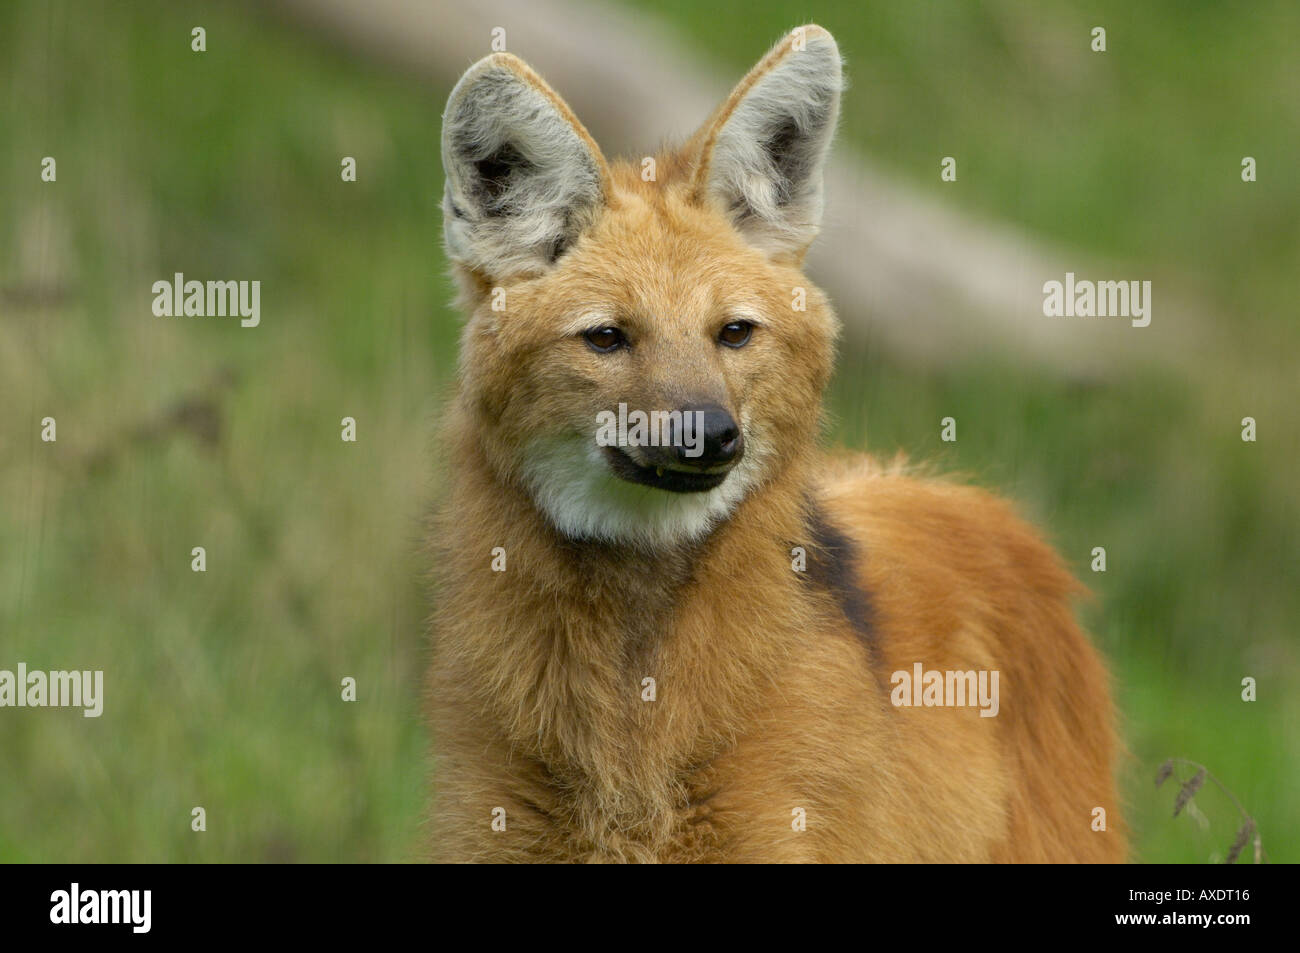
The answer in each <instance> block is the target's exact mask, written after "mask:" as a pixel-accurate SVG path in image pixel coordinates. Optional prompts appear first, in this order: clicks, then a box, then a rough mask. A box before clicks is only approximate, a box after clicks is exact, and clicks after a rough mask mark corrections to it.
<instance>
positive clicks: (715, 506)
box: [523, 433, 763, 549]
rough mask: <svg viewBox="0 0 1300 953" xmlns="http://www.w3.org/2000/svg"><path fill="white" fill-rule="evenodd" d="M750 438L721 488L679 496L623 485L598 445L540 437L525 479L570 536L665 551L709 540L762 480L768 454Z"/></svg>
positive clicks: (548, 513)
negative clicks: (756, 483)
mask: <svg viewBox="0 0 1300 953" xmlns="http://www.w3.org/2000/svg"><path fill="white" fill-rule="evenodd" d="M757 451H758V448H757V447H756V446H755V442H754V441H753V440H752V439H751V437H750V434H748V433H746V435H745V456H744V457H743V458H742V459H741V461H740V463H738V464H737V465H736V466H735V468H734V469H733V470H732V471H731V473H730V474H729V475H728V476H727V479H726V480H724V481H723V482H722V483H721V484H720V485H718V486H716V487H714V488H713V489H712V490H706V491H705V492H703V493H672V492H670V491H668V490H659V489H655V488H654V487H649V486H642V485H641V484H638V483H629V482H628V481H627V480H622V479H619V478H618V477H616V476H615V475H614V474H613V472H612V471H611V470H610V468H609V464H608V463H606V461H605V457H604V453H603V451H602V448H601V447H599V446H598V445H597V444H596V443H595V441H593V440H592V439H591V437H583V436H577V435H574V436H569V437H539V438H537V439H536V440H534V441H533V443H532V444H531V445H530V446H529V448H528V453H527V459H526V460H525V462H524V466H523V473H524V479H525V480H526V482H527V484H528V488H529V490H530V492H531V493H532V495H533V500H534V502H536V504H537V506H538V507H539V508H540V509H541V510H542V512H543V513H545V514H546V516H547V518H548V519H549V520H550V521H551V523H552V525H554V526H555V528H556V529H558V530H559V531H560V532H561V533H563V534H564V535H565V536H568V537H571V538H573V539H593V540H602V541H604V542H609V543H623V544H628V545H634V546H640V547H643V548H649V549H665V548H668V547H670V546H673V545H676V544H680V543H686V542H691V541H693V540H697V539H700V538H702V537H704V536H706V535H708V533H709V531H710V530H712V529H713V527H715V526H716V525H717V524H718V523H720V522H722V521H723V520H725V519H726V518H727V517H728V516H730V515H731V512H732V510H734V509H735V508H736V504H737V503H739V502H740V501H741V500H742V499H744V498H745V494H746V493H748V492H749V491H750V489H751V488H752V487H753V485H754V483H755V482H756V480H757V476H758V472H759V467H760V463H761V460H762V456H763V455H762V453H761V452H757Z"/></svg>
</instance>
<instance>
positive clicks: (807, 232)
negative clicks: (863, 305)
mask: <svg viewBox="0 0 1300 953" xmlns="http://www.w3.org/2000/svg"><path fill="white" fill-rule="evenodd" d="M842 86H843V77H842V73H841V69H840V51H839V47H838V46H836V44H835V39H834V37H832V36H831V35H830V33H828V32H827V31H826V30H824V29H822V28H821V27H819V26H816V25H809V26H802V27H799V28H798V29H796V30H794V31H792V32H791V33H790V34H789V35H788V36H786V37H785V38H784V39H782V40H781V42H779V43H778V44H777V45H776V46H775V47H773V48H772V50H771V52H769V53H768V54H767V56H765V57H763V59H762V60H760V61H759V63H758V65H757V66H755V67H754V68H753V69H752V70H750V71H749V75H747V76H746V77H745V78H744V79H743V80H741V81H740V83H739V85H737V86H736V88H735V90H733V91H732V93H731V95H730V96H729V97H728V98H727V101H726V102H725V103H723V105H722V107H721V108H720V109H719V110H718V111H717V112H716V113H715V114H714V117H713V119H711V120H710V122H709V123H708V124H707V125H706V126H705V127H704V129H702V130H701V132H700V133H699V134H697V135H698V136H699V137H701V144H700V152H699V161H698V163H697V165H696V168H695V179H694V183H693V187H694V192H695V195H696V197H697V198H699V199H703V200H710V199H711V200H714V201H716V202H718V203H720V204H721V206H722V208H723V209H724V210H725V211H726V212H727V214H728V215H729V216H730V217H731V220H732V222H733V223H734V224H735V226H736V228H737V229H738V230H739V231H740V232H741V233H742V234H743V235H745V237H746V238H747V239H748V240H749V241H750V243H751V244H753V245H755V246H756V247H758V248H761V249H762V250H763V251H766V252H767V253H768V254H770V255H773V256H785V255H791V256H793V257H795V258H798V257H801V256H802V255H803V253H804V252H805V251H806V250H807V248H808V245H809V244H811V242H812V240H813V238H814V237H816V235H817V230H818V227H819V226H820V224H821V217H822V168H823V166H824V165H825V162H826V154H827V152H828V151H829V148H830V143H831V137H832V135H833V134H834V132H835V120H836V118H837V117H838V115H839V109H840V90H841V88H842Z"/></svg>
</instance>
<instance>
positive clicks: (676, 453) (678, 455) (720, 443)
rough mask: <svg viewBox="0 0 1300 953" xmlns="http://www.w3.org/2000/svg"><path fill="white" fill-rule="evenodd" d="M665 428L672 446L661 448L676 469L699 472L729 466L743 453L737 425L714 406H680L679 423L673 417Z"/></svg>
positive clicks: (743, 448)
mask: <svg viewBox="0 0 1300 953" xmlns="http://www.w3.org/2000/svg"><path fill="white" fill-rule="evenodd" d="M669 429H670V431H671V436H672V440H671V444H672V445H671V446H670V447H667V448H665V449H666V450H668V451H669V452H670V453H671V454H672V456H673V458H674V460H673V462H674V463H675V465H677V466H685V467H694V468H697V469H700V470H710V469H713V468H715V467H721V466H729V465H731V464H733V463H735V462H736V461H737V460H739V459H740V456H741V454H742V453H744V450H745V438H744V436H743V435H742V434H741V432H740V425H739V424H737V423H736V420H735V418H734V417H732V416H731V414H730V412H728V411H727V409H726V408H725V407H720V406H719V405H717V404H694V405H690V406H687V407H683V408H682V410H681V416H680V421H679V420H678V419H677V418H676V417H674V419H673V420H672V422H671V423H670V425H669Z"/></svg>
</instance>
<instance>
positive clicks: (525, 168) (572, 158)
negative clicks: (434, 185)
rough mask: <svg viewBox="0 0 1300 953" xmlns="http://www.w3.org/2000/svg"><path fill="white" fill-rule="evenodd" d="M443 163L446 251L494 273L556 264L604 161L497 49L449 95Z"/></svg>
mask: <svg viewBox="0 0 1300 953" xmlns="http://www.w3.org/2000/svg"><path fill="white" fill-rule="evenodd" d="M442 163H443V168H444V170H445V171H446V174H447V189H446V194H445V196H444V198H443V230H444V234H445V236H446V242H447V252H448V254H449V255H450V257H451V258H452V259H453V260H455V261H458V262H461V263H462V264H465V265H468V266H469V267H471V268H474V269H477V270H478V271H480V272H482V273H483V274H485V275H487V276H489V277H492V278H502V277H506V276H509V275H512V274H517V273H521V272H528V271H537V270H539V269H541V268H544V267H546V266H548V265H550V264H551V263H552V262H553V261H554V260H555V259H556V258H557V257H558V256H559V254H560V253H562V252H563V251H564V249H565V248H566V247H568V245H570V244H572V242H573V241H575V240H576V239H577V236H578V234H579V233H580V232H581V230H582V229H583V228H584V227H585V225H586V224H587V223H588V222H589V220H590V218H591V216H592V214H593V213H594V212H595V210H596V209H597V207H598V206H599V205H600V203H601V201H602V191H601V177H600V171H599V165H598V163H597V160H596V157H595V155H594V154H593V153H592V150H591V148H590V147H589V146H588V144H587V142H586V141H585V140H584V139H583V137H582V136H581V135H579V133H578V131H577V129H575V127H574V125H573V123H572V122H571V121H570V120H569V119H568V118H567V117H566V116H565V115H564V114H563V113H562V112H561V111H560V110H559V109H557V108H556V106H555V104H554V103H553V102H552V101H551V99H550V98H549V97H548V96H547V95H546V94H545V93H544V92H542V90H540V89H539V88H538V87H537V86H536V85H535V84H534V83H532V82H530V81H529V80H527V79H526V78H525V77H523V76H521V75H520V74H518V73H516V72H515V71H514V70H512V69H511V68H510V67H509V66H507V65H504V64H502V63H500V62H498V61H495V60H493V59H492V58H488V59H486V60H483V61H480V62H479V63H478V64H476V65H475V66H473V67H472V68H471V69H470V70H469V71H468V72H467V73H466V74H465V75H464V76H463V77H461V80H460V82H459V83H457V84H456V88H455V89H453V90H452V93H451V96H450V98H449V99H448V100H447V109H446V112H445V113H444V114H443V123H442Z"/></svg>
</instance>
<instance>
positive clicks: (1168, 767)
mask: <svg viewBox="0 0 1300 953" xmlns="http://www.w3.org/2000/svg"><path fill="white" fill-rule="evenodd" d="M1173 773H1174V759H1173V758H1170V759H1169V760H1168V761H1166V762H1165V763H1164V764H1162V765H1161V766H1160V770H1159V771H1157V772H1156V787H1160V785H1162V784H1164V783H1165V782H1166V781H1168V780H1169V775H1171V774H1173Z"/></svg>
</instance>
